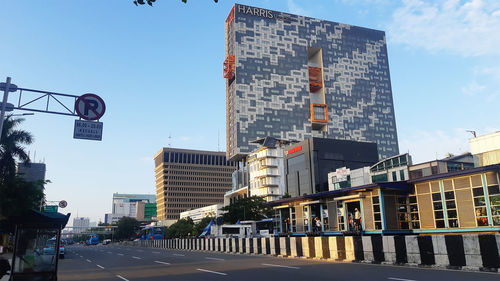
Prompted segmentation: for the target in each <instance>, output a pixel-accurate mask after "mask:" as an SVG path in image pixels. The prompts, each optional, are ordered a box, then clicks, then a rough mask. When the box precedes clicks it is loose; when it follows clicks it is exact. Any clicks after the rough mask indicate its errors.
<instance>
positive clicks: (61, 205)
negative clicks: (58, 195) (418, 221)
mask: <svg viewBox="0 0 500 281" xmlns="http://www.w3.org/2000/svg"><path fill="white" fill-rule="evenodd" d="M66 206H68V202H66V201H65V200H61V201H59V208H66Z"/></svg>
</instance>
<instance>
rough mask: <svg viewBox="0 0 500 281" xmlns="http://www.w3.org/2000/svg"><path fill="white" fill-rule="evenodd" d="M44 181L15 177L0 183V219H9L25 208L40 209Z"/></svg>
mask: <svg viewBox="0 0 500 281" xmlns="http://www.w3.org/2000/svg"><path fill="white" fill-rule="evenodd" d="M44 184H45V181H34V182H27V181H25V180H24V179H22V178H20V177H15V178H14V179H11V180H10V181H9V182H7V183H3V184H0V194H1V196H0V219H1V218H4V219H7V220H8V219H10V218H11V217H13V216H16V215H19V214H21V213H22V212H24V211H26V210H31V209H35V210H38V209H40V204H42V202H43V200H44V194H43V189H44Z"/></svg>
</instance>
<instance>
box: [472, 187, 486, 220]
mask: <svg viewBox="0 0 500 281" xmlns="http://www.w3.org/2000/svg"><path fill="white" fill-rule="evenodd" d="M472 195H473V196H474V208H475V214H476V223H477V226H488V213H487V212H486V199H485V197H484V189H483V187H474V188H473V189H472Z"/></svg>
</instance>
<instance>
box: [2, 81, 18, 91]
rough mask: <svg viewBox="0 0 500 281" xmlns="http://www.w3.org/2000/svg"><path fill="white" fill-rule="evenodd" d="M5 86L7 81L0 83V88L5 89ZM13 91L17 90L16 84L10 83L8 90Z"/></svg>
mask: <svg viewBox="0 0 500 281" xmlns="http://www.w3.org/2000/svg"><path fill="white" fill-rule="evenodd" d="M5 87H7V83H5V82H2V83H0V90H2V91H5ZM15 91H17V85H16V84H10V86H9V92H15Z"/></svg>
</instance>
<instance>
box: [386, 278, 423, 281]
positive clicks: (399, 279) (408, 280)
mask: <svg viewBox="0 0 500 281" xmlns="http://www.w3.org/2000/svg"><path fill="white" fill-rule="evenodd" d="M387 279H390V280H398V281H416V280H413V279H403V278H396V277H388V278H387Z"/></svg>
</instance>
